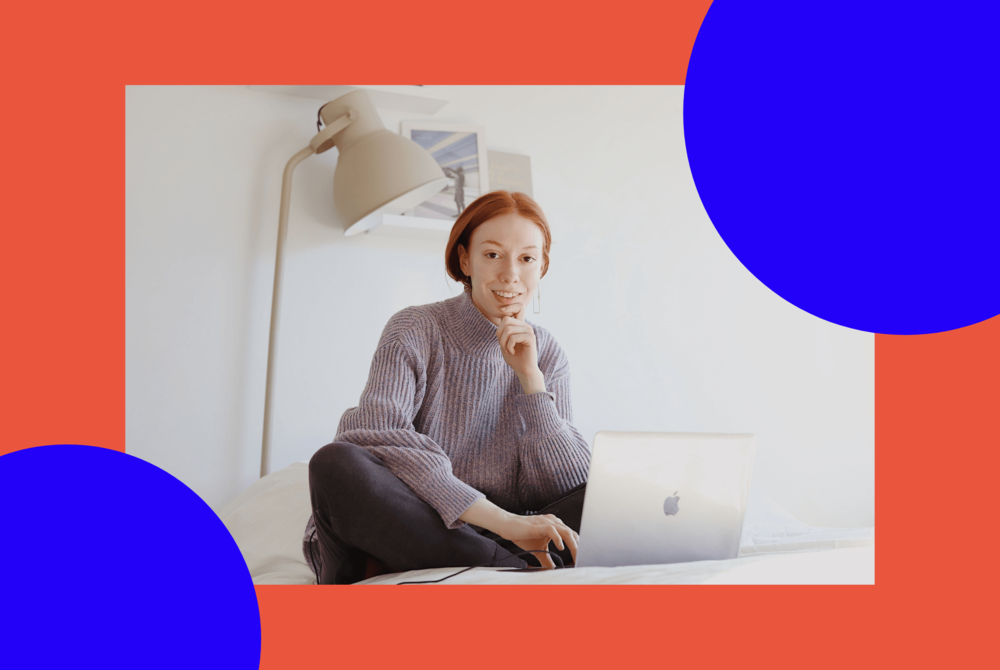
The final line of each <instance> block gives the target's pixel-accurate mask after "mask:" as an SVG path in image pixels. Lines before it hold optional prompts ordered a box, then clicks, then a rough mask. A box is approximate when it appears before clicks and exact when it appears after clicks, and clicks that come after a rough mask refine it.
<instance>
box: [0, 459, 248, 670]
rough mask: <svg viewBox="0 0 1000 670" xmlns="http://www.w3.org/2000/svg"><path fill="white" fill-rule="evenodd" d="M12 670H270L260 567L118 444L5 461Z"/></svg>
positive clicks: (1, 555)
mask: <svg viewBox="0 0 1000 670" xmlns="http://www.w3.org/2000/svg"><path fill="white" fill-rule="evenodd" d="M0 518H2V519H3V551H2V552H0V574H2V575H3V598H2V601H3V608H4V619H5V622H4V624H3V626H0V648H2V650H3V651H2V652H0V665H2V666H3V667H8V668H73V667H100V668H170V669H171V670H176V669H177V668H212V669H217V668H237V669H238V668H246V669H247V670H249V669H250V668H257V667H258V666H259V663H260V615H259V612H258V609H257V597H256V593H255V591H254V587H253V582H252V580H251V578H250V573H249V570H248V569H247V566H246V563H245V562H244V560H243V557H242V555H241V554H240V550H239V548H238V547H237V546H236V543H235V542H234V541H233V538H232V536H231V535H230V534H229V531H228V530H227V529H226V527H225V526H224V525H223V523H222V521H220V520H219V517H218V516H216V515H215V513H214V512H213V511H212V510H211V508H209V507H208V505H206V504H205V502H204V501H202V500H201V498H199V497H198V495H197V494H195V493H194V492H193V491H192V490H191V489H189V488H188V487H187V486H185V485H184V484H183V483H181V482H180V481H178V480H177V479H175V478H174V477H172V476H171V475H169V474H167V473H166V472H164V471H163V470H161V469H159V468H157V467H156V466H154V465H151V464H149V463H147V462H145V461H143V460H140V459H138V458H135V457H134V456H129V455H127V454H123V453H120V452H117V451H111V450H109V449H100V448H97V447H88V446H80V445H50V446H44V447H35V448H32V449H25V450H23V451H15V452H13V453H9V454H6V455H4V456H3V457H0Z"/></svg>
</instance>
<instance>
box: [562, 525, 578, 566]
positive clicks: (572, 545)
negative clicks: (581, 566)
mask: <svg viewBox="0 0 1000 670" xmlns="http://www.w3.org/2000/svg"><path fill="white" fill-rule="evenodd" d="M567 531H568V532H567V533H566V534H565V535H564V536H563V537H565V538H566V544H568V545H569V555H570V556H572V557H573V562H574V563H576V550H577V548H578V547H579V546H580V544H579V540H578V536H577V534H576V531H575V530H573V529H572V528H568V529H567Z"/></svg>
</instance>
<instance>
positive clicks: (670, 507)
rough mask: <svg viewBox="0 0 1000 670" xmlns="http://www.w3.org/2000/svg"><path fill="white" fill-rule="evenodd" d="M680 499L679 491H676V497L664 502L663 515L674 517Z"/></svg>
mask: <svg viewBox="0 0 1000 670" xmlns="http://www.w3.org/2000/svg"><path fill="white" fill-rule="evenodd" d="M678 500H680V497H679V496H678V495H677V491H674V495H673V496H671V497H669V498H667V499H666V500H664V501H663V513H664V514H666V515H667V516H673V515H675V514H677V501H678Z"/></svg>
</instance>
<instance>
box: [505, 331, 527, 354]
mask: <svg viewBox="0 0 1000 670" xmlns="http://www.w3.org/2000/svg"><path fill="white" fill-rule="evenodd" d="M507 344H508V345H509V346H508V351H510V353H512V354H513V353H514V346H515V345H517V344H524V345H526V346H531V337H529V336H528V335H527V334H526V333H511V334H510V336H509V337H508V338H507Z"/></svg>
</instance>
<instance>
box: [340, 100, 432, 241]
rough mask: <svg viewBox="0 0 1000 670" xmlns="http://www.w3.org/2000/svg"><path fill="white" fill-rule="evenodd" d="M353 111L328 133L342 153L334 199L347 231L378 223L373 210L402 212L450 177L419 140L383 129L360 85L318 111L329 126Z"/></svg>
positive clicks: (348, 233) (390, 212) (352, 233)
mask: <svg viewBox="0 0 1000 670" xmlns="http://www.w3.org/2000/svg"><path fill="white" fill-rule="evenodd" d="M352 110H354V111H356V112H357V118H356V119H355V120H354V121H353V122H352V123H350V125H348V126H347V127H346V128H344V129H343V130H341V131H340V132H338V133H337V134H335V135H334V136H333V138H332V139H333V144H334V146H336V147H337V149H338V151H339V153H340V155H339V157H338V158H337V169H336V171H335V172H334V175H333V201H334V206H335V207H336V208H337V214H338V215H339V216H340V218H341V220H343V221H344V223H346V224H347V226H348V228H347V230H346V232H345V233H344V234H345V235H356V234H358V233H362V232H365V231H366V230H369V229H370V228H373V227H374V226H376V225H378V224H379V223H380V221H379V220H378V217H376V216H373V215H376V214H402V213H403V212H405V211H406V210H408V209H411V208H413V207H415V206H416V205H419V204H420V203H422V202H424V201H425V200H427V199H428V198H430V197H431V196H432V195H434V194H435V193H438V192H439V191H441V189H443V188H445V187H446V186H447V185H448V182H449V180H448V178H447V177H445V176H444V172H442V171H441V168H440V167H439V166H438V164H437V162H436V161H435V160H434V158H433V157H432V156H431V155H430V154H429V153H427V151H425V150H424V149H423V148H422V147H421V146H420V145H418V144H417V143H416V142H414V141H413V140H410V139H407V138H405V137H403V136H402V135H397V134H396V133H393V132H391V131H389V130H388V129H386V127H385V126H384V125H383V124H382V120H381V119H380V118H379V116H378V112H376V111H375V106H374V105H373V104H372V102H371V99H370V98H369V97H368V94H367V93H366V92H365V91H364V90H357V91H352V92H350V93H347V94H345V95H342V96H340V97H339V98H337V99H335V100H332V101H331V102H329V103H327V104H326V105H324V106H323V109H322V110H321V112H320V115H321V116H322V118H323V122H324V123H325V124H326V125H330V124H332V123H333V122H334V121H335V120H336V119H338V118H340V117H342V116H344V115H345V114H349V113H350V112H351V111H352Z"/></svg>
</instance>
